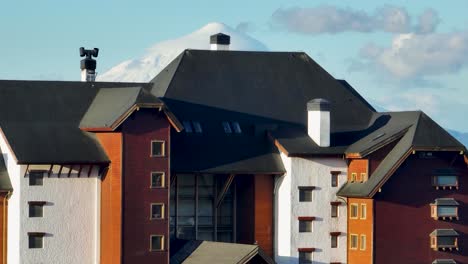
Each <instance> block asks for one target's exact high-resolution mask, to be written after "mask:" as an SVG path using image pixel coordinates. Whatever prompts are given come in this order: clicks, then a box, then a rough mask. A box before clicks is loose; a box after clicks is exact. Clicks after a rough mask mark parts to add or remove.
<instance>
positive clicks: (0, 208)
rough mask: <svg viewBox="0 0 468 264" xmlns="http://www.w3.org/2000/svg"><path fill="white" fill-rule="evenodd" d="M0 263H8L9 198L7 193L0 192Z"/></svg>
mask: <svg viewBox="0 0 468 264" xmlns="http://www.w3.org/2000/svg"><path fill="white" fill-rule="evenodd" d="M0 214H1V215H0V228H1V229H0V248H1V251H0V264H6V263H7V258H6V257H7V254H6V252H7V241H6V239H7V219H8V199H7V193H0Z"/></svg>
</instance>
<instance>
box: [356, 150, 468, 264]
mask: <svg viewBox="0 0 468 264" xmlns="http://www.w3.org/2000/svg"><path fill="white" fill-rule="evenodd" d="M433 154H434V157H433V158H421V157H420V156H419V155H418V153H416V154H413V155H410V156H409V157H408V158H407V160H406V161H405V162H404V163H403V164H402V165H401V167H400V168H399V169H398V170H397V171H396V172H395V173H394V174H393V175H392V177H390V179H389V180H388V181H387V182H386V183H385V184H384V185H383V187H382V191H381V192H379V193H377V194H376V195H375V196H374V200H375V209H374V212H375V216H374V218H375V221H374V225H375V228H374V230H375V235H374V237H375V239H374V250H375V251H374V262H373V263H408V264H411V263H432V261H434V260H435V259H454V260H455V261H457V263H468V256H467V255H466V252H468V241H467V239H468V235H467V234H468V218H467V216H466V214H465V213H463V212H467V211H468V196H467V194H468V170H467V167H466V164H465V163H464V161H463V156H462V155H460V153H459V152H433ZM449 167H452V168H456V169H458V170H459V171H460V172H461V174H460V175H459V189H458V190H457V189H454V188H453V189H451V190H450V189H446V190H443V189H439V190H436V188H434V187H433V186H432V176H433V175H434V170H435V169H441V168H449ZM436 198H454V199H455V200H456V201H457V202H458V203H459V204H460V206H459V208H458V210H459V212H461V214H460V219H459V220H434V219H433V218H431V208H430V204H431V203H433V202H434V200H435V199H436ZM445 228H448V229H454V230H455V231H456V232H458V233H459V234H460V237H459V238H458V239H459V249H460V251H456V250H454V251H450V250H446V251H434V250H433V249H431V247H430V238H429V234H430V233H431V232H432V231H433V230H434V229H445ZM350 263H351V262H350Z"/></svg>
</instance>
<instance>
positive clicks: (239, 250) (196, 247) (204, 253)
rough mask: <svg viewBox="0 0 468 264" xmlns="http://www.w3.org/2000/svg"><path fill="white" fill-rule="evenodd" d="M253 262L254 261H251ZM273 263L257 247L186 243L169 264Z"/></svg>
mask: <svg viewBox="0 0 468 264" xmlns="http://www.w3.org/2000/svg"><path fill="white" fill-rule="evenodd" d="M253 260H255V261H253ZM250 261H253V263H266V264H273V263H275V262H274V261H273V260H272V259H271V258H270V257H269V256H268V255H267V254H266V253H265V252H264V251H263V250H262V249H261V248H260V247H259V246H258V245H247V244H236V243H222V242H212V241H197V240H191V241H188V242H187V243H186V244H185V245H184V246H183V247H182V248H181V249H180V250H178V251H177V253H175V254H174V255H173V256H172V257H171V259H170V263H171V264H182V263H183V264H206V263H213V264H214V263H219V264H244V263H250Z"/></svg>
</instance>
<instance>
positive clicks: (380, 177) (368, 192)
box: [337, 111, 466, 197]
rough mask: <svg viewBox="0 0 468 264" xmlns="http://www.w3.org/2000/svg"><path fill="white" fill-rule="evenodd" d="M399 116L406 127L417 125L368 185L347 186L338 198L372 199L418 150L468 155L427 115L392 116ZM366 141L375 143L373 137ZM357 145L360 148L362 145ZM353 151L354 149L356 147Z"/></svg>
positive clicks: (404, 136) (420, 113)
mask: <svg viewBox="0 0 468 264" xmlns="http://www.w3.org/2000/svg"><path fill="white" fill-rule="evenodd" d="M395 114H396V115H403V116H406V118H405V119H406V120H407V121H408V122H404V123H403V125H404V126H406V125H409V124H410V123H413V124H412V125H410V126H409V128H408V129H406V130H405V133H404V134H403V135H402V136H401V138H399V139H398V140H399V141H398V143H397V144H396V145H395V146H394V147H393V149H392V150H391V151H390V152H389V153H388V154H387V156H386V157H385V158H384V159H383V161H382V162H381V163H380V165H379V166H378V167H377V168H376V169H375V171H374V172H373V173H372V175H370V177H369V179H368V180H367V181H366V182H363V183H351V182H348V183H346V184H345V185H343V187H342V188H341V189H340V190H339V191H338V193H337V195H339V196H345V197H372V196H373V195H374V194H375V193H376V192H377V191H378V189H379V188H380V187H381V186H382V185H383V184H385V182H386V181H387V180H388V179H389V177H391V175H392V174H393V173H394V172H395V171H396V170H397V169H398V167H399V166H400V164H401V163H402V162H403V161H404V160H405V159H406V157H407V156H408V155H410V153H411V152H412V151H414V150H434V151H438V150H446V151H464V152H466V148H465V146H464V145H463V144H461V143H460V142H458V141H457V140H456V139H455V138H453V137H452V136H451V135H450V134H449V133H447V131H445V130H444V129H443V128H442V127H440V126H439V125H437V124H436V123H435V122H434V121H433V120H432V119H431V118H429V117H428V116H427V115H426V114H425V113H423V112H420V111H418V112H401V113H392V114H391V115H395ZM400 118H401V116H400ZM362 140H364V141H365V140H372V135H370V136H369V137H366V138H364V139H362ZM356 144H357V145H359V144H358V143H356ZM351 147H353V148H354V147H356V146H351ZM351 147H350V148H351ZM356 148H357V147H356Z"/></svg>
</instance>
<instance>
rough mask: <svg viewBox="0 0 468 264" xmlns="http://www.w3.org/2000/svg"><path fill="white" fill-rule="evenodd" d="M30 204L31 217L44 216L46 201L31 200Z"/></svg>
mask: <svg viewBox="0 0 468 264" xmlns="http://www.w3.org/2000/svg"><path fill="white" fill-rule="evenodd" d="M28 204H29V217H43V216H44V204H45V202H39V201H30V202H28Z"/></svg>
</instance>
